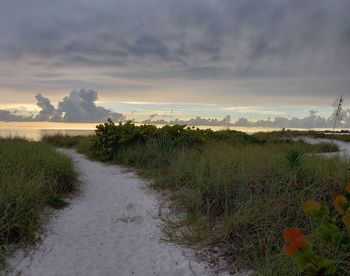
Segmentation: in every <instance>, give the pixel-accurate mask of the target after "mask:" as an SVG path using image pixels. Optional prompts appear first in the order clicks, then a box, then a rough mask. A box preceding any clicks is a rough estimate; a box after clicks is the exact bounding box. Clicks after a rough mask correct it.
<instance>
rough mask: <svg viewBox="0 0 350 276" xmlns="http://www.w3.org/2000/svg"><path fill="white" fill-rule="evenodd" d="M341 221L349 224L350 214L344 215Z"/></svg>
mask: <svg viewBox="0 0 350 276" xmlns="http://www.w3.org/2000/svg"><path fill="white" fill-rule="evenodd" d="M342 221H343V222H344V224H345V225H348V226H350V214H346V215H344V216H343V219H342Z"/></svg>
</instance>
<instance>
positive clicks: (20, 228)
mask: <svg viewBox="0 0 350 276" xmlns="http://www.w3.org/2000/svg"><path fill="white" fill-rule="evenodd" d="M76 179H77V176H76V173H75V172H74V169H73V164H72V161H71V160H70V159H69V158H67V157H66V156H63V155H62V154H60V153H58V152H57V151H56V150H55V149H54V148H53V147H52V146H49V145H47V144H44V143H41V142H29V141H26V140H24V139H19V138H14V139H12V138H8V139H0V247H1V248H2V250H0V258H1V255H2V254H4V251H5V249H6V246H7V245H8V244H9V243H13V242H18V241H21V240H23V239H31V240H32V239H34V236H35V230H36V228H37V226H38V224H39V223H40V215H39V214H40V212H39V211H40V209H42V208H43V207H44V206H46V205H51V206H53V207H59V206H61V205H62V204H63V201H62V198H61V197H62V195H63V194H65V193H67V192H71V191H72V190H73V189H74V186H75V182H76Z"/></svg>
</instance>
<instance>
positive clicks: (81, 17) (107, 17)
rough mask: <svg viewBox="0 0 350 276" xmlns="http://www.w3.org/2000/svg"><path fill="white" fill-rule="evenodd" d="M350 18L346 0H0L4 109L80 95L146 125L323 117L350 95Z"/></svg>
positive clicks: (0, 78)
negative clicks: (152, 119) (168, 119)
mask: <svg viewBox="0 0 350 276" xmlns="http://www.w3.org/2000/svg"><path fill="white" fill-rule="evenodd" d="M349 14H350V1H349V0H336V1H332V0H308V1H305V0H190V1H189V0H176V1H174V0H147V1H145V0H60V1H47V0H26V1H21V0H1V3H0V37H1V39H0V97H1V101H0V109H2V110H11V111H12V110H14V109H20V110H22V111H23V110H40V108H39V107H38V106H36V99H35V98H34V97H35V95H37V93H41V94H42V95H43V96H44V97H47V98H49V99H50V100H51V103H52V104H53V105H54V106H55V107H56V106H57V105H59V104H58V102H59V101H61V100H62V98H63V97H64V96H66V95H68V94H69V93H70V91H72V90H73V89H77V91H79V90H80V89H81V88H85V89H87V90H88V89H94V90H96V91H98V97H99V101H98V102H97V104H98V105H101V106H103V107H105V108H108V109H112V110H113V111H114V112H120V113H123V114H129V115H130V116H132V114H134V115H135V116H136V117H137V116H139V117H144V118H147V117H148V116H150V114H158V115H159V114H163V115H164V116H168V115H170V116H172V115H174V114H175V115H179V116H180V117H181V116H182V117H184V116H187V117H190V116H197V115H198V116H212V117H223V116H224V115H225V114H230V112H231V113H232V114H233V115H234V116H236V117H238V116H239V115H241V114H242V116H243V115H245V116H246V117H249V116H252V117H253V119H255V118H257V119H258V118H267V117H268V116H270V117H273V116H274V115H279V116H286V117H288V116H296V115H298V114H299V115H306V114H307V113H308V111H309V110H310V109H316V110H319V111H320V112H321V113H322V112H324V113H326V112H329V111H330V108H329V106H330V104H331V103H332V101H333V99H334V98H336V97H337V96H339V94H340V93H343V94H344V96H345V99H346V98H347V96H349V98H350V90H349V87H350V77H349V76H350V20H349ZM349 101H350V100H349ZM345 103H346V102H345ZM171 110H173V111H171Z"/></svg>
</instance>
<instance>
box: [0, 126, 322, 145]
mask: <svg viewBox="0 0 350 276" xmlns="http://www.w3.org/2000/svg"><path fill="white" fill-rule="evenodd" d="M198 127H199V128H203V129H206V128H211V129H213V130H222V129H225V127H218V126H198ZM95 128H96V123H54V122H0V137H14V136H19V137H24V138H27V139H30V140H34V141H39V140H40V139H41V138H42V137H43V136H45V135H54V134H67V135H89V134H94V130H95ZM229 129H233V130H238V131H243V132H246V133H250V134H251V133H256V132H270V131H276V130H281V128H269V127H230V128H229ZM295 130H307V129H301V128H299V129H295ZM314 130H325V129H314Z"/></svg>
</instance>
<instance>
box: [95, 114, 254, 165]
mask: <svg viewBox="0 0 350 276" xmlns="http://www.w3.org/2000/svg"><path fill="white" fill-rule="evenodd" d="M96 128H97V129H96V139H95V141H94V144H93V151H94V153H95V155H96V157H97V158H98V159H100V160H103V161H112V160H116V159H118V154H119V153H120V152H122V151H123V150H125V149H126V148H128V147H132V146H135V145H145V144H147V143H149V142H150V141H154V142H155V143H156V144H158V146H159V149H160V150H161V151H162V152H165V153H169V152H171V151H173V150H174V149H175V148H179V147H186V148H192V147H195V146H199V145H203V144H204V143H206V142H210V141H216V142H227V143H247V142H250V143H251V142H260V140H258V139H256V138H253V137H251V136H249V135H248V134H245V133H243V132H238V131H233V130H223V131H213V130H211V129H206V130H202V129H198V128H194V127H186V126H185V125H174V126H168V125H166V126H164V127H162V128H157V127H156V126H153V125H141V126H136V125H135V124H133V123H131V122H126V123H124V124H123V123H119V124H117V125H116V124H114V122H113V121H112V120H108V121H107V122H106V123H104V124H100V125H98V126H97V127H96Z"/></svg>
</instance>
